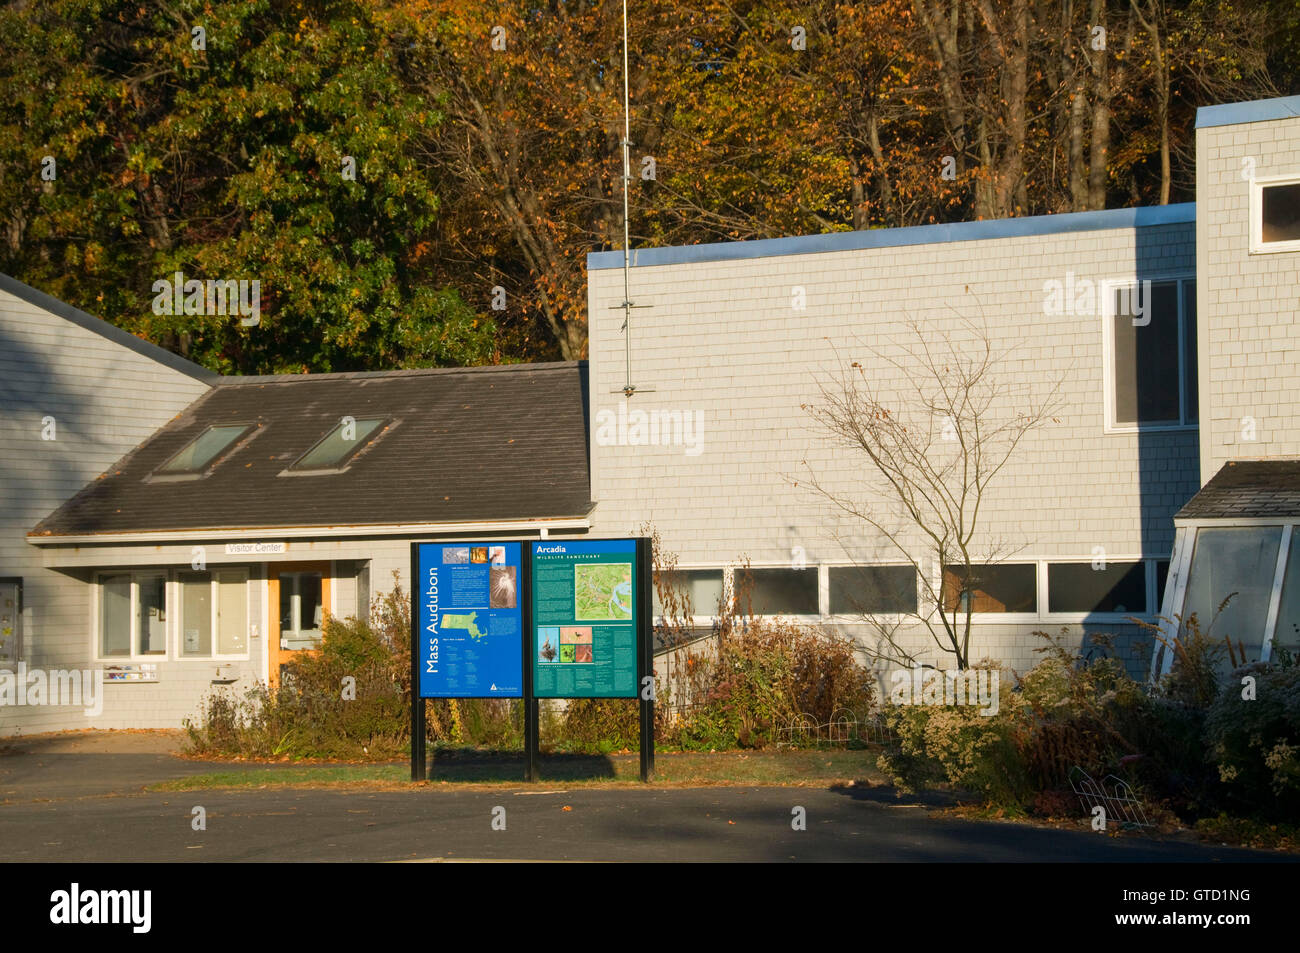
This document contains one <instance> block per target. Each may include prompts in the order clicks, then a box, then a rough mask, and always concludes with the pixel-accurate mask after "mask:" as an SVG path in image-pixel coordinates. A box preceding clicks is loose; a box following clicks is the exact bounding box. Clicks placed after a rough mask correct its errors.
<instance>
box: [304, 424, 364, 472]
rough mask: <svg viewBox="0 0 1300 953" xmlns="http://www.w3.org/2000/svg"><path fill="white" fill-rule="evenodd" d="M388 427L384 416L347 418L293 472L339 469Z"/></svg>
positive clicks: (309, 451)
mask: <svg viewBox="0 0 1300 953" xmlns="http://www.w3.org/2000/svg"><path fill="white" fill-rule="evenodd" d="M383 424H384V418H382V417H369V418H364V419H359V418H353V417H344V418H343V419H342V420H340V421H339V422H338V425H337V426H336V427H335V428H334V429H333V430H331V431H330V432H329V433H327V434H326V435H325V436H324V437H322V438H321V439H320V442H319V443H317V444H316V446H314V447H312V448H311V449H310V450H308V451H307V452H306V453H304V454H303V455H302V456H301V457H299V458H298V461H297V462H296V463H294V464H293V465H292V466H291V467H289V469H290V470H291V471H293V472H294V473H301V472H303V471H306V470H337V469H339V468H340V467H342V466H343V464H344V463H346V462H347V460H348V459H349V458H350V457H351V456H352V455H353V454H354V453H356V452H357V451H358V450H360V449H361V448H362V447H364V446H365V445H366V441H367V440H369V439H370V436H371V434H373V433H375V431H377V430H378V429H379V428H380V427H382V426H383Z"/></svg>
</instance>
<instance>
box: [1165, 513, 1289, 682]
mask: <svg viewBox="0 0 1300 953" xmlns="http://www.w3.org/2000/svg"><path fill="white" fill-rule="evenodd" d="M1281 543H1282V527H1280V526H1250V527H1224V528H1222V529H1199V530H1197V531H1196V546H1195V549H1193V550H1192V566H1191V569H1190V570H1189V571H1188V574H1187V596H1186V598H1185V599H1184V600H1183V611H1182V617H1183V619H1184V620H1186V619H1188V618H1189V617H1190V616H1191V614H1192V613H1196V618H1197V621H1198V622H1199V623H1200V627H1201V631H1202V632H1205V631H1206V630H1207V629H1209V628H1210V626H1211V624H1213V629H1212V630H1211V631H1210V634H1211V635H1212V636H1213V637H1214V638H1215V639H1220V640H1221V639H1223V638H1224V637H1225V636H1226V637H1229V638H1231V639H1232V643H1233V645H1236V644H1237V643H1238V642H1240V643H1241V644H1242V645H1243V646H1244V647H1245V650H1246V655H1247V658H1248V660H1249V661H1258V660H1259V656H1260V651H1261V649H1262V647H1263V643H1264V623H1265V621H1266V619H1267V617H1268V606H1269V600H1270V598H1271V596H1272V593H1273V578H1274V575H1275V574H1276V570H1277V555H1278V548H1279V547H1280V546H1281ZM1233 593H1236V595H1233V596H1232V600H1231V601H1230V602H1229V603H1228V605H1227V607H1226V608H1225V609H1224V610H1223V612H1222V613H1219V604H1220V603H1222V602H1223V600H1224V599H1226V598H1227V597H1228V596H1229V595H1232V594H1233ZM1216 613H1218V619H1217V621H1216V620H1215V616H1216Z"/></svg>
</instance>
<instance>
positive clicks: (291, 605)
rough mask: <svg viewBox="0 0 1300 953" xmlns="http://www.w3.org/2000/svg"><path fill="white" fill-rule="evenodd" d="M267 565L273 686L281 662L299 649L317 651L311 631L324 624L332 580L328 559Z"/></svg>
mask: <svg viewBox="0 0 1300 953" xmlns="http://www.w3.org/2000/svg"><path fill="white" fill-rule="evenodd" d="M267 567H268V571H267V599H268V601H269V603H270V604H269V606H268V612H267V616H268V619H269V620H270V622H269V625H268V626H267V633H266V651H267V663H268V664H267V673H268V675H269V677H270V683H271V688H272V689H274V688H275V687H276V686H278V685H279V684H280V666H281V665H283V664H285V663H286V662H288V661H289V660H290V659H292V658H293V657H294V655H295V654H297V653H298V652H304V651H306V652H314V651H316V648H315V647H313V646H311V644H310V643H311V639H312V633H313V632H314V631H321V630H322V629H323V627H324V625H325V618H326V616H327V615H328V614H329V605H330V584H331V582H332V580H331V579H330V564H329V562H328V561H323V562H284V563H268V564H267ZM316 580H319V582H317V581H316ZM282 597H283V598H282ZM295 626H296V628H295ZM316 641H317V642H319V639H318V638H317V639H316Z"/></svg>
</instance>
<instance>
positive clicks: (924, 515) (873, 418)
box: [803, 321, 1060, 669]
mask: <svg viewBox="0 0 1300 953" xmlns="http://www.w3.org/2000/svg"><path fill="white" fill-rule="evenodd" d="M908 327H909V331H910V335H909V338H910V339H909V341H908V342H907V343H905V344H902V345H901V346H898V347H895V348H892V349H890V350H886V349H885V348H883V347H876V346H871V345H866V347H867V350H868V352H869V353H870V355H871V361H870V364H869V365H867V364H864V363H863V362H861V361H853V362H852V363H850V364H849V365H848V366H847V367H846V366H845V365H844V362H843V360H841V362H840V371H839V376H838V379H837V380H835V381H834V382H833V383H830V384H824V385H822V386H821V387H820V390H821V395H822V400H821V402H820V403H818V404H815V405H809V404H805V405H803V409H804V410H805V411H807V412H809V413H810V414H811V416H812V417H813V419H814V420H815V421H816V423H817V424H818V426H819V428H820V429H823V430H824V431H826V432H828V433H829V434H830V435H831V437H832V438H833V439H834V441H835V443H836V444H837V445H839V446H842V447H845V448H848V449H852V450H855V451H860V452H861V453H862V454H864V455H865V457H866V461H865V462H866V463H867V464H869V466H868V467H867V480H868V483H869V484H870V492H869V493H868V494H866V496H867V498H862V496H860V495H858V494H854V493H853V492H851V491H846V490H845V489H844V488H842V487H840V486H838V485H834V486H828V485H827V483H826V482H825V481H824V479H823V478H820V477H819V476H818V475H817V474H816V473H813V472H812V468H811V467H810V466H809V465H808V463H807V461H804V466H805V468H806V469H807V471H808V473H809V474H810V478H809V480H808V485H809V486H811V488H812V489H813V490H815V491H816V492H817V493H819V494H820V495H821V496H823V497H824V498H825V499H826V500H828V501H829V502H830V503H831V504H833V505H834V506H835V507H836V508H837V509H838V510H839V511H841V512H842V513H843V514H845V515H847V516H849V517H850V518H851V519H852V520H854V521H855V522H856V521H861V522H862V523H865V524H866V526H867V527H868V528H869V529H870V530H873V531H874V533H875V534H877V535H878V537H879V538H880V540H881V541H882V542H883V543H884V544H885V545H886V546H887V547H888V548H891V549H893V550H897V552H898V553H899V554H900V555H901V556H902V557H903V559H905V560H906V561H907V562H908V563H910V564H911V565H912V567H913V568H914V569H915V571H916V576H917V578H918V579H920V581H921V583H920V595H919V599H918V603H917V608H916V612H915V613H910V614H907V615H906V616H905V617H903V619H902V621H899V619H898V618H895V619H893V620H890V619H887V618H884V617H879V616H873V615H866V614H864V619H865V620H866V621H867V622H868V623H869V624H870V625H871V626H872V627H873V629H874V631H875V632H876V633H878V634H879V635H880V637H881V640H880V643H878V645H877V646H876V647H875V648H868V649H867V654H868V656H870V657H871V658H872V659H873V660H881V661H886V662H889V663H893V664H899V663H904V664H908V665H911V664H914V663H915V661H916V659H915V657H914V654H913V653H912V652H909V651H908V650H907V649H906V648H905V647H904V646H903V644H902V642H901V641H900V637H901V635H902V633H903V631H904V630H905V629H906V628H907V627H909V626H910V627H912V628H915V627H916V626H917V625H918V624H919V625H920V626H921V627H923V628H924V630H925V631H926V632H928V633H929V635H930V637H931V639H932V640H933V642H934V644H935V646H936V647H937V648H938V649H939V650H940V651H942V652H944V653H947V654H949V655H951V656H953V659H954V661H955V662H956V665H957V667H958V668H963V669H964V668H968V667H969V666H970V664H971V658H970V638H971V615H972V613H973V612H974V611H975V609H976V603H977V601H978V600H979V599H981V598H987V597H986V596H985V594H984V592H983V589H982V585H981V584H982V582H983V581H984V580H983V579H982V575H983V573H984V571H985V567H987V566H991V565H994V564H996V563H997V562H999V561H1000V560H1002V559H1005V558H1006V557H1008V556H1009V555H1012V554H1013V553H1014V552H1016V551H1017V550H1018V549H1019V548H1022V546H1023V544H1022V546H1016V547H1014V548H1013V547H1012V546H1010V545H1008V544H1007V543H1006V542H1005V541H1002V540H996V539H992V538H991V537H990V536H989V535H988V534H987V533H986V532H985V527H984V524H983V520H982V518H983V515H984V509H985V506H986V504H987V502H988V500H989V495H990V489H991V487H992V486H993V484H994V483H995V482H996V481H997V478H998V476H999V475H1000V474H1001V473H1002V471H1003V470H1004V469H1005V467H1006V466H1007V463H1008V461H1009V460H1010V459H1011V457H1012V455H1013V454H1014V453H1015V451H1016V449H1017V447H1019V446H1020V444H1021V442H1022V441H1023V440H1024V438H1025V436H1026V434H1028V433H1029V432H1030V431H1031V430H1034V429H1035V428H1037V427H1039V426H1041V425H1042V424H1044V423H1046V422H1047V421H1049V420H1051V419H1052V414H1053V412H1054V411H1055V410H1056V408H1057V407H1058V406H1059V387H1060V384H1059V382H1058V383H1056V384H1053V385H1050V386H1042V385H1040V386H1039V387H1037V388H1035V387H1033V386H1032V385H1029V384H1023V383H1016V382H1015V381H1014V380H1013V379H1012V378H1011V377H1010V376H1009V375H1005V374H1000V373H999V372H998V370H999V366H1000V365H1001V364H1003V362H1004V361H1005V360H1006V358H1007V356H1008V355H1009V354H1010V352H1011V351H1012V350H1013V348H1008V349H1005V350H1002V351H998V350H995V348H994V346H993V344H992V342H991V340H990V337H989V334H988V332H987V329H986V328H984V327H980V326H976V325H975V324H974V323H972V322H970V321H963V322H962V326H961V327H962V332H963V333H961V334H952V335H947V336H945V335H935V334H933V333H926V332H923V330H922V328H921V326H920V325H919V324H917V323H916V322H911V323H910V324H909V326H908ZM959 338H960V340H959ZM872 369H875V370H874V371H873V370H872ZM878 371H883V372H885V374H891V372H894V373H896V374H897V375H898V376H899V377H900V378H901V379H902V380H903V381H906V384H904V385H903V387H902V390H901V393H900V395H899V396H900V398H901V399H900V401H899V403H898V404H895V403H893V402H891V401H890V400H888V399H887V397H886V394H885V390H884V388H883V387H882V386H881V384H880V382H879V380H878V379H875V380H873V374H874V373H876V372H878ZM872 497H874V499H873V498H872ZM883 501H889V503H888V504H886V503H885V502H883Z"/></svg>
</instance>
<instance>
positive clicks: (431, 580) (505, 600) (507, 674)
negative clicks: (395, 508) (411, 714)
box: [415, 542, 524, 698]
mask: <svg viewBox="0 0 1300 953" xmlns="http://www.w3.org/2000/svg"><path fill="white" fill-rule="evenodd" d="M522 548H523V547H522V546H521V544H520V543H518V542H513V543H511V542H505V543H421V544H420V545H419V546H417V547H416V559H415V563H416V565H415V586H416V589H415V600H416V623H417V627H418V632H419V652H418V658H419V662H420V697H421V698H522V697H523V693H524V672H523V638H524V624H523V597H522V594H521V591H520V590H521V588H522V586H523V579H522V578H521V577H522V575H523V569H522V559H521V553H522Z"/></svg>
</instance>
